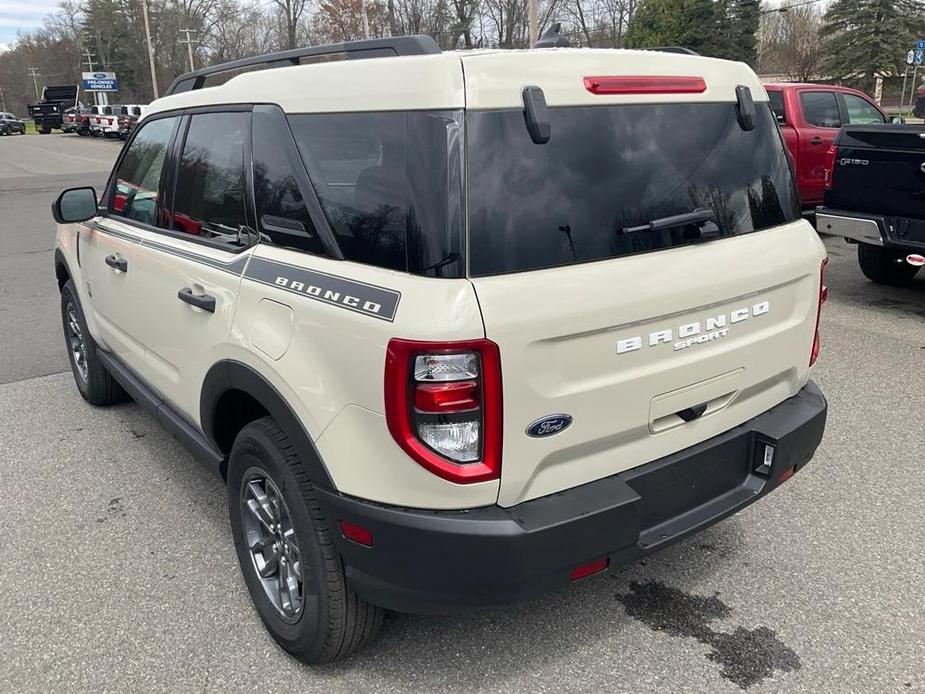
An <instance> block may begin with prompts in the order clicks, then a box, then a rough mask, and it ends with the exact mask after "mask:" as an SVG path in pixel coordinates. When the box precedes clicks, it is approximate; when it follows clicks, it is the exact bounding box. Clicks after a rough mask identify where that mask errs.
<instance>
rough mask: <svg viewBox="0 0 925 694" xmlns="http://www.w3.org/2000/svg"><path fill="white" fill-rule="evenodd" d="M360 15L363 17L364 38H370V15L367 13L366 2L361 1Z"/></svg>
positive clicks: (364, 0)
mask: <svg viewBox="0 0 925 694" xmlns="http://www.w3.org/2000/svg"><path fill="white" fill-rule="evenodd" d="M360 13H361V14H362V15H363V38H365V39H368V38H369V13H368V12H367V11H366V0H360Z"/></svg>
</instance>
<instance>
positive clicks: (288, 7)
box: [273, 0, 308, 48]
mask: <svg viewBox="0 0 925 694" xmlns="http://www.w3.org/2000/svg"><path fill="white" fill-rule="evenodd" d="M273 4H274V5H276V8H277V11H278V12H279V14H280V16H281V18H282V21H283V26H284V28H285V38H286V42H285V46H284V47H285V48H296V47H297V46H298V37H299V22H300V21H302V15H304V14H305V10H306V9H308V0H273Z"/></svg>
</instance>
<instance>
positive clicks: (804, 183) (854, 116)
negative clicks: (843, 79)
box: [764, 82, 902, 209]
mask: <svg viewBox="0 0 925 694" xmlns="http://www.w3.org/2000/svg"><path fill="white" fill-rule="evenodd" d="M764 88H765V89H766V90H767V92H768V97H769V98H770V100H771V110H772V111H774V115H775V116H777V122H778V124H779V125H780V130H781V133H783V136H784V141H785V142H786V143H787V149H788V150H790V155H791V156H792V157H793V163H794V168H795V169H796V180H797V188H798V189H799V192H800V204H801V205H802V207H803V209H812V208H815V207H816V205H821V204H822V193H823V191H824V190H825V169H826V163H827V156H826V155H827V153H828V151H829V149H830V148H831V147H832V141H833V140H834V139H835V136H836V135H838V129H839V128H841V126H843V125H870V124H871V123H890V122H891V121H893V122H899V123H901V122H902V119H899V118H897V119H891V118H890V116H889V115H887V113H886V112H885V111H883V110H882V109H881V108H880V107H879V106H877V104H875V103H874V101H873V99H871V98H870V97H869V96H867V95H866V94H865V93H864V92H859V91H858V90H856V89H849V88H848V87H835V86H833V85H829V84H803V83H795V82H777V83H772V84H766V85H764Z"/></svg>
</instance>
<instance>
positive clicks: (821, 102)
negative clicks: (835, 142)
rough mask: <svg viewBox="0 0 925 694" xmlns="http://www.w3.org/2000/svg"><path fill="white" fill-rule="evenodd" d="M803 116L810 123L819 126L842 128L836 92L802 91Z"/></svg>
mask: <svg viewBox="0 0 925 694" xmlns="http://www.w3.org/2000/svg"><path fill="white" fill-rule="evenodd" d="M800 103H802V104H803V116H804V117H805V118H806V122H807V123H809V124H810V125H815V126H816V127H819V128H840V127H841V117H840V116H839V114H838V102H837V101H836V100H835V92H800Z"/></svg>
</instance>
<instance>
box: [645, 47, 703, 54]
mask: <svg viewBox="0 0 925 694" xmlns="http://www.w3.org/2000/svg"><path fill="white" fill-rule="evenodd" d="M642 50H644V51H660V52H661V53H681V54H682V55H700V54H699V53H698V52H697V51H692V50H691V49H690V48H685V47H684V46H657V47H655V48H643V49H642Z"/></svg>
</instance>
